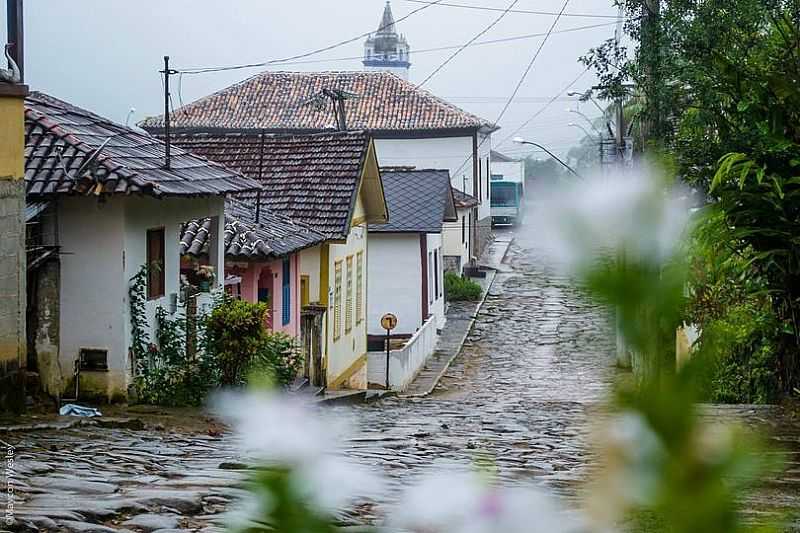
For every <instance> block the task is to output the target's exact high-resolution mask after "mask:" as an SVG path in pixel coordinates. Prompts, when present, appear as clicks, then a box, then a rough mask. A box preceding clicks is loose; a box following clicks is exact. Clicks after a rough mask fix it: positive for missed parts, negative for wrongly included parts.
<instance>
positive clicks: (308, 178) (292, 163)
mask: <svg viewBox="0 0 800 533" xmlns="http://www.w3.org/2000/svg"><path fill="white" fill-rule="evenodd" d="M174 140H175V143H176V144H177V145H180V146H182V147H184V148H185V149H186V150H190V151H191V152H192V153H196V154H200V155H202V156H204V157H207V158H209V159H211V160H213V161H217V162H219V163H222V164H224V165H226V166H227V167H230V168H233V169H236V170H238V171H240V172H242V173H243V174H245V175H246V176H249V177H251V178H253V179H254V180H256V181H257V182H258V183H259V184H260V185H261V190H262V194H261V200H262V203H263V205H265V206H266V207H267V208H268V209H269V210H270V211H272V212H274V213H276V214H280V215H283V216H285V217H288V218H290V219H292V220H300V221H303V222H304V223H305V224H308V225H309V226H310V227H312V228H313V229H314V230H316V231H318V232H320V233H322V234H324V235H326V236H328V237H330V238H346V237H347V234H348V233H349V232H350V215H351V212H352V208H353V206H354V205H355V198H356V195H357V194H358V185H359V183H360V179H361V173H362V169H363V165H364V161H365V158H366V154H367V150H368V147H369V142H370V141H369V137H368V136H367V135H366V134H365V133H363V132H342V133H319V134H306V135H258V134H236V133H231V134H203V133H200V134H185V135H177V136H175V138H174ZM238 196H239V197H247V198H251V199H252V198H253V197H254V196H255V193H247V194H244V195H238Z"/></svg>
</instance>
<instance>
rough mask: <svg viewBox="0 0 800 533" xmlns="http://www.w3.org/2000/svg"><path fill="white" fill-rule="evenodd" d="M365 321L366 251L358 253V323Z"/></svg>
mask: <svg viewBox="0 0 800 533" xmlns="http://www.w3.org/2000/svg"><path fill="white" fill-rule="evenodd" d="M363 321H364V252H358V254H357V255H356V324H360V323H361V322H363Z"/></svg>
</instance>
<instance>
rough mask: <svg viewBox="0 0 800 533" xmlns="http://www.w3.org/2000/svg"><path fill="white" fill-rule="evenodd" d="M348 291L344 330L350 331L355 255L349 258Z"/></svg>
mask: <svg viewBox="0 0 800 533" xmlns="http://www.w3.org/2000/svg"><path fill="white" fill-rule="evenodd" d="M345 290H346V291H347V292H346V294H345V302H346V303H345V310H344V330H345V332H346V333H350V330H352V329H353V256H352V255H351V256H350V257H348V258H347V285H346V286H345Z"/></svg>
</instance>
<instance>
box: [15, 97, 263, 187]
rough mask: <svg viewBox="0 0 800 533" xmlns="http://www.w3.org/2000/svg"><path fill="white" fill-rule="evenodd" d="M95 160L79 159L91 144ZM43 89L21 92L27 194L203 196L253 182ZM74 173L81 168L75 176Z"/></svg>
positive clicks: (87, 153) (88, 152)
mask: <svg viewBox="0 0 800 533" xmlns="http://www.w3.org/2000/svg"><path fill="white" fill-rule="evenodd" d="M104 144H105V146H104V148H103V149H102V150H101V151H100V152H99V155H98V156H97V159H96V162H95V164H94V165H89V164H86V165H85V163H87V161H88V160H90V159H91V157H92V156H93V154H95V153H96V151H97V149H98V148H99V147H100V146H102V145H104ZM164 153H165V147H164V143H163V142H162V141H160V140H159V139H157V138H155V137H151V136H150V135H147V134H146V133H142V132H140V131H136V130H133V129H131V128H127V127H125V126H122V125H120V124H116V123H114V122H112V121H110V120H108V119H105V118H103V117H101V116H98V115H96V114H94V113H92V112H90V111H87V110H85V109H81V108H79V107H76V106H74V105H72V104H69V103H67V102H64V101H61V100H58V99H57V98H53V97H52V96H48V95H46V94H42V93H38V92H33V93H31V94H30V96H28V97H27V98H26V99H25V182H26V191H27V195H28V197H30V198H36V197H44V196H49V195H53V194H96V195H98V194H132V193H133V194H146V195H150V196H156V197H159V196H170V195H172V196H207V195H223V194H226V193H231V192H241V191H246V190H252V189H254V188H257V187H258V184H257V183H255V182H253V181H252V180H249V179H247V178H245V177H244V176H243V175H242V174H240V173H238V172H234V171H232V170H229V169H227V168H225V167H223V166H222V165H220V164H218V163H212V162H211V161H208V160H207V159H204V158H202V157H197V156H195V155H193V154H190V153H187V152H186V151H184V150H182V149H180V148H177V147H176V148H175V149H174V150H173V151H172V165H171V169H170V170H167V169H165V168H164ZM79 172H80V175H77V174H78V173H79Z"/></svg>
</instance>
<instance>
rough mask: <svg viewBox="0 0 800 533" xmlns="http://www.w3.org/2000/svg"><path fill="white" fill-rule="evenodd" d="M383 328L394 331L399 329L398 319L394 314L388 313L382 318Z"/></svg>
mask: <svg viewBox="0 0 800 533" xmlns="http://www.w3.org/2000/svg"><path fill="white" fill-rule="evenodd" d="M381 327H382V328H383V329H389V330H392V329H394V328H396V327H397V317H396V316H394V315H393V314H392V313H386V314H385V315H383V316H382V317H381Z"/></svg>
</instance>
